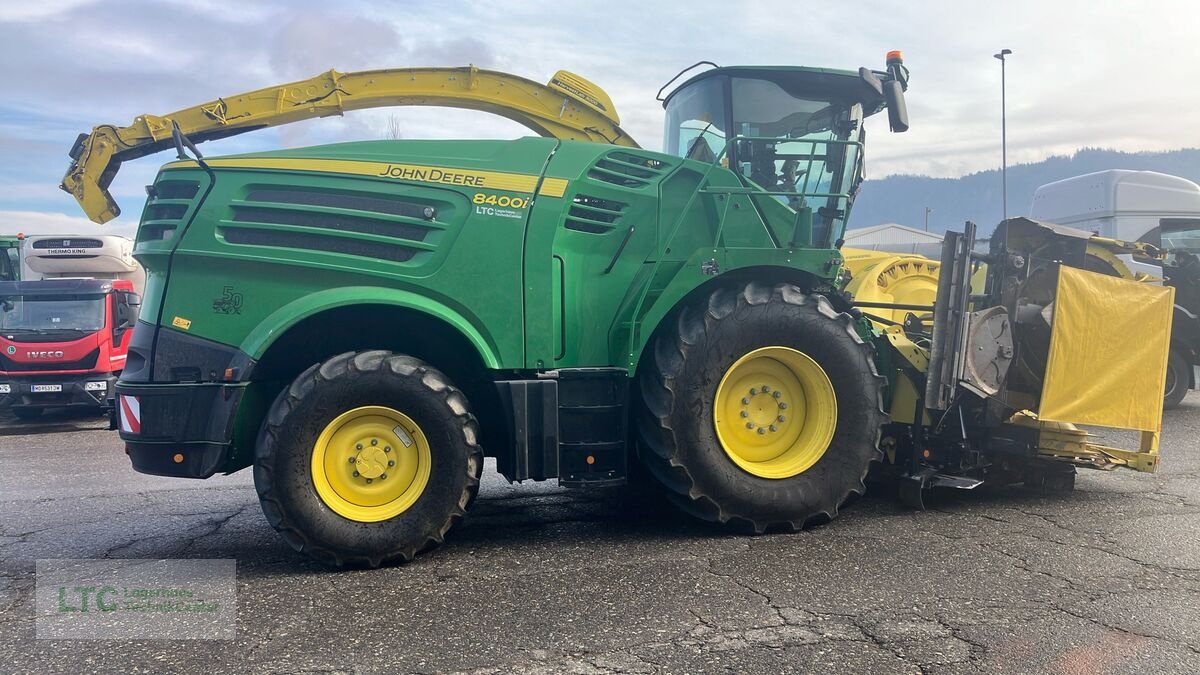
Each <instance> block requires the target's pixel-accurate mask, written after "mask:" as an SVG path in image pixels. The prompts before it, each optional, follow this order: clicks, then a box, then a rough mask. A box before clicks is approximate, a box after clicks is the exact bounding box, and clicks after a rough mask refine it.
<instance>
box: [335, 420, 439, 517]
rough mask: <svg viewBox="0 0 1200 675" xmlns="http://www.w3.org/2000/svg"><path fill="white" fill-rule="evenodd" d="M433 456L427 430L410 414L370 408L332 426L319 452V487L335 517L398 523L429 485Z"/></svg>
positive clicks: (337, 421) (336, 421)
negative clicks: (394, 519) (398, 519)
mask: <svg viewBox="0 0 1200 675" xmlns="http://www.w3.org/2000/svg"><path fill="white" fill-rule="evenodd" d="M431 459H432V455H431V452H430V448H429V442H428V440H427V439H426V438H425V434H424V433H423V432H422V430H421V428H420V427H419V426H418V425H417V424H416V422H414V421H413V420H412V419H411V418H410V417H408V416H407V415H405V414H404V413H402V412H400V411H398V410H394V409H392V408H387V407H383V406H364V407H361V408H355V409H353V410H349V411H347V412H345V413H342V414H341V415H339V416H338V417H336V418H335V419H334V420H332V421H331V422H330V423H329V424H328V425H326V427H325V429H324V430H323V431H322V432H321V435H320V436H319V437H318V438H317V441H316V443H315V444H314V446H313V455H312V479H313V487H314V488H315V489H316V491H317V495H318V496H319V497H320V499H321V501H322V502H324V503H325V505H326V506H328V507H329V508H330V509H332V510H333V511H334V512H335V513H337V514H338V515H340V516H343V517H345V518H348V519H350V520H355V521H359V522H378V521H381V520H387V519H389V518H393V517H395V516H397V515H399V514H401V513H403V512H404V511H405V510H407V509H408V508H409V507H411V506H412V505H413V504H414V503H415V502H416V501H417V499H418V498H419V497H420V496H421V493H423V492H424V490H425V486H426V485H427V484H428V482H429V474H430V463H431Z"/></svg>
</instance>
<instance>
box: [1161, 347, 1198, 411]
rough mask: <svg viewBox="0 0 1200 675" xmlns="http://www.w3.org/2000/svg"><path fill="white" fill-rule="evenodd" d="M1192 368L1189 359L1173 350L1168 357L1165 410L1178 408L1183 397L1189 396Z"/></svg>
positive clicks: (1164, 399)
mask: <svg viewBox="0 0 1200 675" xmlns="http://www.w3.org/2000/svg"><path fill="white" fill-rule="evenodd" d="M1190 371H1191V368H1190V367H1189V366H1188V362H1187V359H1185V358H1183V355H1182V354H1180V353H1179V352H1178V351H1176V350H1174V349H1172V350H1171V352H1170V354H1169V355H1168V356H1167V386H1166V393H1165V394H1164V396H1163V408H1164V409H1166V410H1170V409H1171V408H1174V407H1176V406H1178V405H1179V404H1180V403H1181V402H1182V401H1183V397H1184V396H1187V392H1188V382H1189V381H1190V380H1191V372H1190Z"/></svg>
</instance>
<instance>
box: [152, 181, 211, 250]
mask: <svg viewBox="0 0 1200 675" xmlns="http://www.w3.org/2000/svg"><path fill="white" fill-rule="evenodd" d="M146 192H147V193H148V194H149V195H150V201H149V202H147V203H146V211H145V213H144V214H143V215H142V225H141V227H140V228H138V241H162V240H166V239H170V238H172V237H173V236H175V232H176V231H177V230H178V229H179V228H180V227H181V226H182V225H183V219H184V218H185V217H186V216H187V212H188V209H190V208H191V207H192V200H193V199H195V198H196V195H197V194H198V193H199V192H200V183H199V182H198V181H194V180H165V181H162V182H159V183H155V184H154V185H153V186H152V187H150V188H147V190H146Z"/></svg>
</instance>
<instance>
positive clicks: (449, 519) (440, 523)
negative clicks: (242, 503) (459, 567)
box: [254, 351, 483, 567]
mask: <svg viewBox="0 0 1200 675" xmlns="http://www.w3.org/2000/svg"><path fill="white" fill-rule="evenodd" d="M478 432H479V430H478V423H477V422H476V420H475V417H474V415H472V414H471V410H470V406H469V404H468V403H467V399H466V397H465V396H463V394H462V392H460V391H459V390H458V389H455V388H454V386H453V385H452V384H451V383H450V381H449V379H447V378H446V376H445V375H443V374H442V373H441V372H439V371H437V370H435V369H434V368H432V367H431V366H429V365H428V364H426V363H424V362H422V361H419V360H417V359H414V358H412V357H409V356H404V355H400V354H393V353H391V352H386V351H369V352H359V353H346V354H340V355H338V356H335V357H333V358H331V359H329V360H327V361H325V362H323V363H319V364H317V365H314V366H312V367H311V368H309V369H308V370H306V371H304V372H303V373H301V374H300V376H299V377H297V378H296V379H295V381H293V382H292V383H291V385H290V386H289V387H287V388H286V389H285V390H284V391H283V392H281V393H280V394H279V396H278V397H277V398H276V399H275V402H274V403H273V404H272V405H271V409H270V411H269V412H268V414H267V419H266V421H265V422H264V423H263V426H262V428H261V430H260V431H259V435H258V444H257V450H256V458H255V462H254V485H255V487H256V488H257V490H258V495H259V499H260V501H261V502H262V507H263V512H264V513H265V514H266V516H267V520H268V521H270V523H271V526H272V527H274V528H275V529H276V530H277V531H278V532H279V533H280V534H281V535H283V538H284V539H285V540H287V542H288V544H290V545H291V546H292V548H294V549H296V550H297V551H300V552H302V553H305V554H307V555H309V556H311V557H313V558H316V559H317V560H320V561H322V562H325V563H329V564H333V565H339V566H340V565H347V564H353V565H366V566H370V567H378V566H379V565H380V564H382V563H385V562H393V561H408V560H411V559H412V558H413V556H415V555H416V554H418V553H420V552H422V551H425V550H427V549H430V548H433V547H435V546H437V545H438V544H441V543H442V541H443V540H444V538H445V536H446V532H447V531H448V530H449V529H450V528H451V527H453V526H454V524H455V523H456V522H458V521H459V520H460V519H461V518H462V517H463V515H464V514H465V512H466V509H467V507H468V506H470V504H471V502H472V501H473V500H474V499H475V495H476V494H477V493H478V491H479V476H480V473H481V471H482V469H483V453H482V451H481V450H480V447H479V444H478V442H477V440H476V439H477V438H478V435H479V433H478Z"/></svg>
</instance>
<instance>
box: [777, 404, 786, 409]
mask: <svg viewBox="0 0 1200 675" xmlns="http://www.w3.org/2000/svg"><path fill="white" fill-rule="evenodd" d="M779 409H780V410H787V404H786V403H780V404H779Z"/></svg>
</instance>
